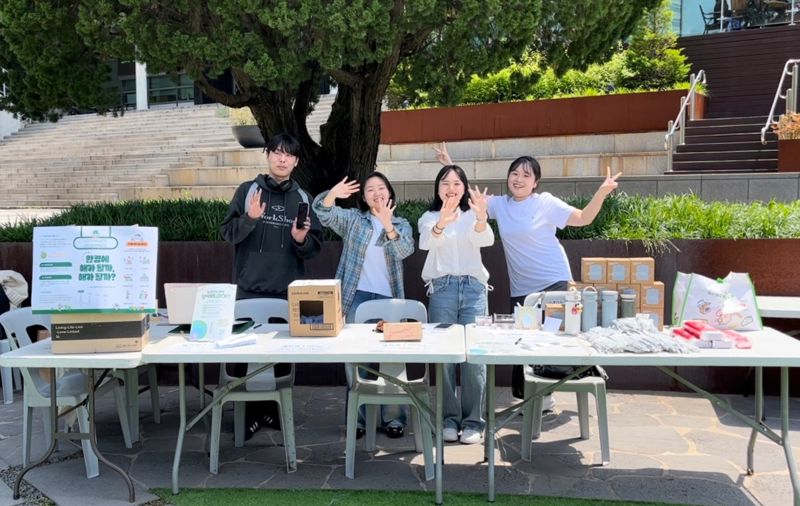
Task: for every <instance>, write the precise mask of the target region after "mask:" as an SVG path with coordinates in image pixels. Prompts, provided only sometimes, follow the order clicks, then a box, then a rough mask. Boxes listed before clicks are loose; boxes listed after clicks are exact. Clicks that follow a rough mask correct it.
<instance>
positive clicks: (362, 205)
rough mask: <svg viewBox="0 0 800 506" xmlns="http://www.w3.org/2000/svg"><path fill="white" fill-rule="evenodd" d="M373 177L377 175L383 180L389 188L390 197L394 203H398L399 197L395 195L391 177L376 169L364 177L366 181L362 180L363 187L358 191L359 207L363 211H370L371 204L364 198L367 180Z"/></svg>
mask: <svg viewBox="0 0 800 506" xmlns="http://www.w3.org/2000/svg"><path fill="white" fill-rule="evenodd" d="M373 177H377V178H378V179H380V180H381V181H383V184H385V185H386V189H387V190H389V199H390V200H391V201H392V204H394V205H397V197H396V196H395V193H394V188H393V187H392V183H390V182H389V179H387V177H386V176H384V175H383V174H381V173H380V172H378V171H377V170H376V171H375V172H370V173H369V174H368V175H367V177H365V178H364V181H362V182H361V189H360V190H359V191H358V197H357V200H358V208H359V209H361V210H362V211H369V204H367V201H366V200H364V188H366V186H367V181H369V180H370V179H372V178H373Z"/></svg>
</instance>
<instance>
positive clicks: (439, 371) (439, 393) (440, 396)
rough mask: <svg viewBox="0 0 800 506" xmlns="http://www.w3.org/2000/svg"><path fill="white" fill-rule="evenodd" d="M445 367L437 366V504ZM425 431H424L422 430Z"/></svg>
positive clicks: (440, 490)
mask: <svg viewBox="0 0 800 506" xmlns="http://www.w3.org/2000/svg"><path fill="white" fill-rule="evenodd" d="M443 379H444V365H442V364H436V424H435V428H436V504H442V502H444V498H443V497H442V471H443V469H442V466H443V465H444V444H443V441H442V424H443V423H444V402H443V398H444V381H443ZM422 430H424V429H422Z"/></svg>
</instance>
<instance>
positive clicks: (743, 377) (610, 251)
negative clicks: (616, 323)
mask: <svg viewBox="0 0 800 506" xmlns="http://www.w3.org/2000/svg"><path fill="white" fill-rule="evenodd" d="M674 245H675V246H676V247H677V250H675V249H673V250H671V251H669V252H665V253H661V254H655V255H653V254H651V253H650V252H648V251H647V250H646V248H645V247H644V245H643V243H642V242H641V241H564V247H565V249H566V251H567V255H568V256H569V258H570V263H571V267H572V272H573V273H575V275H576V276H579V275H580V274H579V273H580V259H581V257H584V256H594V257H598V256H599V257H604V256H605V257H628V256H634V257H638V256H654V257H655V260H656V279H657V280H660V281H663V282H664V284H665V285H666V299H667V300H666V307H667V308H669V307H670V306H671V299H672V287H673V283H674V280H675V274H676V273H677V272H678V271H682V272H697V273H700V274H704V275H706V276H709V277H718V276H724V275H726V274H727V273H728V272H729V271H735V272H749V273H750V275H751V276H752V278H753V282H754V283H755V286H756V291H757V292H758V293H759V294H763V295H797V294H798V293H799V292H800V290H799V289H798V286H800V271H798V270H797V267H796V265H797V261H796V257H797V252H798V251H800V240H798V239H759V240H743V241H734V240H724V239H720V240H677V241H674ZM340 254H341V243H339V242H327V243H325V246H324V249H323V252H322V254H320V255H319V256H318V257H317V258H315V259H314V260H312V261H310V262H308V269H307V273H306V274H307V277H308V278H330V277H333V275H334V273H335V271H336V266H337V263H338V261H339V257H340ZM483 258H484V262H485V264H486V267H487V269H488V270H489V272H490V273H491V279H490V280H489V282H490V284H491V285H492V286H493V287H494V290H493V291H492V292H491V293H490V295H489V311H490V312H492V313H494V312H498V313H506V312H508V311H509V309H510V307H509V303H508V298H509V292H508V290H509V289H508V278H507V275H506V264H505V257H504V254H503V248H502V245H500V244H499V243H498V244H496V245H495V246H493V247H491V248H488V249H486V250H485V251H484V254H483ZM424 261H425V252H422V251H417V252H415V253H414V254H413V255H412V256H411V257H409V258H408V259H407V260H406V262H405V286H406V297H408V298H411V299H417V300H420V301H423V302H427V296H426V295H425V288H424V286H423V284H422V280H421V279H420V272H421V271H422V265H423V263H424ZM0 265H2V266H3V268H5V269H11V270H15V271H18V272H20V273H22V274H23V275H24V276H25V278H26V279H28V280H30V279H31V244H30V243H0ZM232 265H233V248H232V246H230V245H229V244H227V243H223V242H216V243H214V242H166V243H161V244H160V251H159V259H158V290H159V295H158V297H159V300H164V295H163V292H162V286H163V283H165V282H178V281H183V282H222V283H226V282H230V281H231V276H232V272H231V266H232ZM765 323H766V324H767V325H770V326H774V327H776V328H777V327H781V325H783V326H784V327H783V328H784V330H786V329H787V327H786V325H787V323H788V324H789V325H792V324H794V325H793V328H798V325H797V323H798V322H796V321H794V322H787V321H785V320H784V321H780V320H774V321H769V320H767V321H766V322H765ZM789 328H792V327H789ZM342 369H343V368H341V367H337V366H336V365H326V364H313V365H312V364H304V365H302V366H301V367H299V368H298V383H300V384H331V383H332V382H338V383H340V384H344V383H343V382H344V373H343V370H342ZM681 369H682V370H681V373H682V374H684V375H686V376H687V377H689V378H691V379H692V380H693V381H695V382H696V383H697V384H699V385H700V386H702V387H704V388H707V389H711V390H713V391H718V392H739V391H742V390H743V389H746V388H749V386H748V385H749V381H750V379H749V378H748V371H747V370H746V369H743V368H726V369H720V368H714V369H706V368H691V369H692V370H688V371H687V370H683V369H684V368H681ZM209 374H210V376H209V381H213V380H212V379H211V378H215V376H213V372H210V373H209ZM610 374H611V376H612V378H611V383H610V385H611V387H612V388H623V389H653V390H669V389H678V390H679V389H680V387H679V386H678V385H676V384H674V383H673V382H672V381H671V380H670V379H669V378H668V377H667V376H665V375H660V374H653V370H652V368H620V367H617V368H610ZM767 377H768V379H770V380H771V381H769V382H768V383H769V386H770V388H774V387H776V385H777V377H770V376H769V374H768V375H767ZM332 378H335V379H332ZM508 381H509V370H508V369H505V368H504V369H502V370H500V371H499V372H498V382H499V383H500V384H508ZM797 383H798V384H797V385H793V386H794V388H797V387H798V386H800V381H798V382H797ZM795 391H796V390H795Z"/></svg>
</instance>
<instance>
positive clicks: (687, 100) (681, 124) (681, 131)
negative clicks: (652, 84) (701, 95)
mask: <svg viewBox="0 0 800 506" xmlns="http://www.w3.org/2000/svg"><path fill="white" fill-rule="evenodd" d="M689 83H691V85H690V86H689V93H687V94H686V96H685V97H681V108H680V110H679V111H678V116H676V117H675V121H670V122H669V123H667V135H665V136H664V149H666V150H667V167H669V168H670V169H671V168H672V153H673V151H675V140H674V139H675V132H676V131H677V132H678V145H683V144H685V140H686V134H685V131H686V110H687V109H688V110H689V119H690V120H693V119H694V118H695V105H696V103H695V98H696V96H697V83H702V84H706V72H705V70H702V69H701V70H700V71H698V72H697V74H692V75H690V76H689Z"/></svg>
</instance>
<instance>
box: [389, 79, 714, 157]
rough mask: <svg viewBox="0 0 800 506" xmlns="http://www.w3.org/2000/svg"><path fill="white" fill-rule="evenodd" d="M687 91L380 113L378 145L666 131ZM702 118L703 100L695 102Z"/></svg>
mask: <svg viewBox="0 0 800 506" xmlns="http://www.w3.org/2000/svg"><path fill="white" fill-rule="evenodd" d="M685 95H686V90H674V91H658V92H649V93H631V94H624V95H605V96H598V97H579V98H563V99H552V100H536V101H531V102H513V103H504V104H481V105H467V106H460V107H437V108H432V109H417V110H413V111H386V112H383V113H382V114H381V144H402V143H412V142H438V141H460V140H472V139H509V138H523V137H539V136H558V135H579V134H605V133H635V132H652V131H660V130H663V131H666V129H667V122H668V121H669V120H674V119H675V116H676V115H677V113H678V110H679V108H680V102H681V97H683V96H685ZM696 111H697V112H696V114H697V117H698V118H702V117H703V116H704V111H705V97H703V96H700V97H699V100H698V102H697V110H696Z"/></svg>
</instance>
